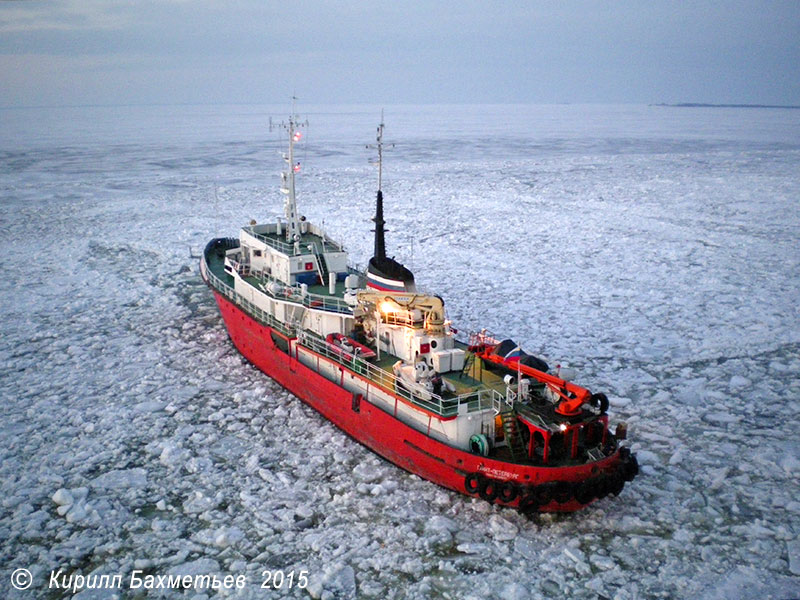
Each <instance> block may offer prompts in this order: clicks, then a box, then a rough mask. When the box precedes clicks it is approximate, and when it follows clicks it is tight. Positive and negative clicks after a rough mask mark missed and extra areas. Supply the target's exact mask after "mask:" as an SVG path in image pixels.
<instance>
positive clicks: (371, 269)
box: [367, 111, 416, 292]
mask: <svg viewBox="0 0 800 600" xmlns="http://www.w3.org/2000/svg"><path fill="white" fill-rule="evenodd" d="M383 127H384V125H383V111H381V124H380V125H378V136H377V142H378V143H377V144H376V145H374V146H367V148H377V150H378V194H377V198H376V201H375V218H374V219H372V220H373V221H374V222H375V229H373V231H374V232H375V253H374V255H373V256H372V258H370V259H369V265H368V266H367V287H371V288H375V289H379V290H383V291H393V292H400V291H406V292H413V291H416V286H415V285H414V274H413V273H412V272H411V271H409V270H408V269H407V268H405V267H404V266H403V265H402V264H400V263H399V262H397V261H396V260H395V259H394V257H392V258H390V257H388V256H386V229H385V227H384V225H385V224H386V222H385V221H384V220H383V191H382V189H381V188H382V186H383ZM391 145H392V146H394V144H391Z"/></svg>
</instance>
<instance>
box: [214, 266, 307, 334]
mask: <svg viewBox="0 0 800 600" xmlns="http://www.w3.org/2000/svg"><path fill="white" fill-rule="evenodd" d="M200 270H201V272H202V273H203V274H204V275H205V277H206V279H207V280H208V282H209V284H211V286H212V287H213V288H214V289H216V290H217V291H219V292H220V293H221V294H223V295H224V296H226V297H227V298H228V299H229V300H231V301H233V302H234V303H235V304H236V305H238V306H240V307H241V308H242V309H244V311H245V312H246V313H248V314H249V315H250V316H251V317H253V318H255V319H256V320H257V321H261V322H262V323H264V324H265V325H268V326H269V327H271V328H273V329H276V330H278V331H279V332H281V333H282V334H284V335H285V336H287V337H292V338H293V337H295V336H296V331H295V329H294V328H293V327H291V326H290V325H287V324H286V323H284V322H282V321H279V320H278V319H276V318H275V317H273V316H272V315H271V314H269V313H268V312H265V311H263V310H262V309H260V308H259V307H258V306H256V305H255V304H253V303H252V302H250V301H249V300H248V299H247V298H245V297H244V296H242V295H241V294H240V293H238V292H237V291H236V290H235V289H234V288H232V287H231V286H229V285H228V284H227V283H225V282H224V281H222V280H221V279H220V278H219V277H217V276H216V275H214V273H213V272H212V271H211V269H210V268H209V267H208V264H207V263H206V257H205V255H204V256H203V259H202V260H201V261H200Z"/></svg>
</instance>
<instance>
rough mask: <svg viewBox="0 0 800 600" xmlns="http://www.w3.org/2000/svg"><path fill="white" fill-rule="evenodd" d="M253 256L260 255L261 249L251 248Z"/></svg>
mask: <svg viewBox="0 0 800 600" xmlns="http://www.w3.org/2000/svg"><path fill="white" fill-rule="evenodd" d="M253 256H261V250H253Z"/></svg>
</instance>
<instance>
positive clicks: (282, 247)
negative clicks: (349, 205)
mask: <svg viewBox="0 0 800 600" xmlns="http://www.w3.org/2000/svg"><path fill="white" fill-rule="evenodd" d="M311 229H313V231H312V232H311V233H312V234H313V235H316V236H317V237H319V238H320V242H321V243H322V251H323V252H326V251H330V250H333V251H335V252H343V251H344V247H343V246H342V245H341V244H340V243H339V242H337V241H336V240H333V239H331V238H329V237H328V236H327V235H322V234H321V233H322V230H321V229H319V228H317V227H314V226H313V225H312V226H311ZM244 230H245V231H246V232H247V233H249V234H250V235H252V236H253V237H254V238H256V239H257V240H258V241H260V242H264V243H265V244H266V245H267V246H271V247H272V248H275V249H276V250H277V251H278V252H282V253H283V254H286V255H288V256H295V255H297V254H308V252H307V250H306V247H305V245H303V244H302V243H301V245H300V250H299V252H295V246H294V244H289V243H287V242H284V241H281V240H279V239H276V238H274V237H271V236H268V235H264V234H263V233H258V232H257V231H256V230H255V227H244Z"/></svg>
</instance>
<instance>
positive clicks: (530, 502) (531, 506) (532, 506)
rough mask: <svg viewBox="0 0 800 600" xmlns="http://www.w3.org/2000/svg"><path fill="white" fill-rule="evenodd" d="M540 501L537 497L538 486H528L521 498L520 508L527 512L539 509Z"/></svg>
mask: <svg viewBox="0 0 800 600" xmlns="http://www.w3.org/2000/svg"><path fill="white" fill-rule="evenodd" d="M539 506H540V504H539V502H538V500H537V499H536V488H534V487H528V488H526V489H525V490H523V491H522V492H521V494H520V498H519V507H518V508H519V510H520V512H523V513H525V514H530V513H532V512H536V511H537V510H538V509H539Z"/></svg>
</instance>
